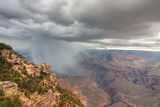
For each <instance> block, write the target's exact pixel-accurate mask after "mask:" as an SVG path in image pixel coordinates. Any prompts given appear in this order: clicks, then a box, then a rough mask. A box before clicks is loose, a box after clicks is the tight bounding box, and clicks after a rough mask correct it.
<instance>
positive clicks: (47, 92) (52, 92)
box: [0, 44, 85, 107]
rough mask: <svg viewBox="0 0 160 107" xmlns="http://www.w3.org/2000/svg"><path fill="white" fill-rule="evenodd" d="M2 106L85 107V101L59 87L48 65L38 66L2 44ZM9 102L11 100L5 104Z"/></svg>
mask: <svg viewBox="0 0 160 107" xmlns="http://www.w3.org/2000/svg"><path fill="white" fill-rule="evenodd" d="M0 92H1V93H2V94H0V97H1V98H2V99H1V101H0V104H3V105H7V106H12V105H11V104H12V103H11V102H9V101H10V100H11V99H13V98H15V96H18V97H16V98H17V101H16V102H18V103H16V102H14V100H13V105H14V104H16V105H18V106H28V107H53V106H54V107H57V106H58V107H85V101H84V100H83V99H82V98H80V97H79V96H78V95H76V94H73V92H71V91H69V90H66V89H63V88H61V87H59V86H58V85H57V80H56V75H55V74H54V73H53V72H52V70H51V67H50V66H49V65H48V64H41V65H35V64H33V63H32V62H30V61H27V60H26V59H25V58H23V57H22V56H21V55H19V54H18V53H15V52H14V51H13V50H12V48H11V47H10V46H8V45H5V44H0ZM6 98H8V99H9V98H10V99H9V100H7V101H8V102H6V101H5V99H6Z"/></svg>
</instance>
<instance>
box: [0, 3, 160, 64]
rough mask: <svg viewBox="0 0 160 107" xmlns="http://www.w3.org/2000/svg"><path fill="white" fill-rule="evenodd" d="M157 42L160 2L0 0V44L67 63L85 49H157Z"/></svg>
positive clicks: (159, 33) (158, 48) (159, 39)
mask: <svg viewBox="0 0 160 107" xmlns="http://www.w3.org/2000/svg"><path fill="white" fill-rule="evenodd" d="M159 41H160V0H0V42H5V43H8V44H10V45H12V46H13V48H15V49H29V50H33V51H35V52H37V53H45V52H44V50H46V51H47V55H48V56H53V54H54V55H55V56H56V55H59V56H64V54H65V55H67V57H66V58H64V60H65V61H66V62H68V61H69V60H70V59H72V55H70V54H72V53H76V52H77V51H78V50H81V49H84V48H94V49H134V50H153V51H155V50H159V51H160V47H159V46H160V42H159ZM73 50H74V51H73ZM50 53H52V54H51V55H50ZM56 58H57V57H56ZM56 58H55V59H56ZM48 59H49V61H50V58H48ZM65 61H64V62H65ZM50 62H52V61H50Z"/></svg>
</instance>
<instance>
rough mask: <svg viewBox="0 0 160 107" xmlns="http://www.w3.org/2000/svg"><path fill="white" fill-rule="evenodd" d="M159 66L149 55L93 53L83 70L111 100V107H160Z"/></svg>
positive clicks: (85, 61)
mask: <svg viewBox="0 0 160 107" xmlns="http://www.w3.org/2000/svg"><path fill="white" fill-rule="evenodd" d="M143 54H144V53H143ZM157 62H159V60H158V59H157V60H155V59H154V57H152V56H151V54H150V53H149V54H148V53H146V52H145V54H144V55H142V53H141V52H139V53H132V52H129V53H128V52H123V53H122V52H119V51H113V52H102V53H101V52H93V53H90V56H89V58H88V59H86V60H84V61H83V63H82V66H83V67H85V68H86V69H88V72H90V77H91V78H92V79H94V81H95V82H96V83H97V84H99V85H100V87H102V88H103V89H104V91H105V92H106V93H107V94H108V95H109V96H110V98H111V104H110V105H109V107H159V106H160V100H159V98H160V96H159V93H160V91H159V89H160V88H159V87H160V76H159V70H160V69H159V68H160V67H159V63H157Z"/></svg>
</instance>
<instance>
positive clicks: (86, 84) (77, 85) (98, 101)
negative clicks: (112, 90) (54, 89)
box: [58, 74, 111, 107]
mask: <svg viewBox="0 0 160 107" xmlns="http://www.w3.org/2000/svg"><path fill="white" fill-rule="evenodd" d="M58 84H59V85H60V86H63V88H66V89H70V90H73V91H74V92H75V93H78V94H79V95H83V96H84V97H85V99H86V101H87V107H104V106H108V105H110V104H111V98H110V96H109V95H108V94H107V93H106V92H105V91H104V90H103V89H102V88H100V87H99V85H98V84H97V83H96V82H95V81H94V80H92V79H91V78H89V77H84V76H62V74H61V76H59V77H58Z"/></svg>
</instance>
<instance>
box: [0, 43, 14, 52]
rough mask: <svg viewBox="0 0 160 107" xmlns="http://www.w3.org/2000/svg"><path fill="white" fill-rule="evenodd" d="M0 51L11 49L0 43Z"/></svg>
mask: <svg viewBox="0 0 160 107" xmlns="http://www.w3.org/2000/svg"><path fill="white" fill-rule="evenodd" d="M2 49H7V50H12V47H11V46H9V45H6V44H4V43H0V50H2Z"/></svg>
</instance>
